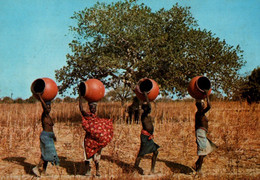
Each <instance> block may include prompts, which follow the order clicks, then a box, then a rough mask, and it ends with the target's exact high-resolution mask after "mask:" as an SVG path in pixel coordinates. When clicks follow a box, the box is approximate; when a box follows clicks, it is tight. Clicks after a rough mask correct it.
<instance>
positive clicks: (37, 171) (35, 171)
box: [32, 166, 41, 177]
mask: <svg viewBox="0 0 260 180" xmlns="http://www.w3.org/2000/svg"><path fill="white" fill-rule="evenodd" d="M32 171H33V173H34V174H35V175H36V176H37V177H41V172H40V170H39V168H38V166H35V167H34V168H33V169H32Z"/></svg>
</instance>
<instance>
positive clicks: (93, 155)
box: [79, 93, 113, 176]
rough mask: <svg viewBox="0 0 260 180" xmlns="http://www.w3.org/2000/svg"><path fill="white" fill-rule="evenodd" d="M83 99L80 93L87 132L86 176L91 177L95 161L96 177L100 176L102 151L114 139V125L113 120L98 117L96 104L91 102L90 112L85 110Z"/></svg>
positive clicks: (85, 147)
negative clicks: (92, 163) (92, 164)
mask: <svg viewBox="0 0 260 180" xmlns="http://www.w3.org/2000/svg"><path fill="white" fill-rule="evenodd" d="M82 98H83V96H81V94H80V93H79V109H80V112H81V114H82V127H83V129H84V130H85V131H86V135H85V139H84V156H85V165H86V175H91V167H90V161H92V160H93V161H94V163H95V166H96V176H100V172H99V160H100V158H101V150H102V148H104V147H105V146H106V145H107V144H108V143H109V142H110V141H111V140H112V137H113V123H112V120H111V119H104V118H99V117H97V116H96V115H95V114H96V107H97V103H96V102H89V103H88V105H89V110H90V112H86V111H84V110H83V106H82Z"/></svg>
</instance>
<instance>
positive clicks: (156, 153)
mask: <svg viewBox="0 0 260 180" xmlns="http://www.w3.org/2000/svg"><path fill="white" fill-rule="evenodd" d="M158 154H159V152H158V151H157V150H156V151H155V152H153V157H152V164H151V173H154V167H155V163H156V159H157V156H158Z"/></svg>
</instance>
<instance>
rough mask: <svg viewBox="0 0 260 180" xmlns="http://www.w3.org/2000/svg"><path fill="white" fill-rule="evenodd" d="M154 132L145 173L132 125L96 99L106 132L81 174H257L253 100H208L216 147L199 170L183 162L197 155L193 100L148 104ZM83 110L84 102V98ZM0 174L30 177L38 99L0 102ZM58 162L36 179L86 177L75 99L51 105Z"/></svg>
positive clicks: (36, 152)
mask: <svg viewBox="0 0 260 180" xmlns="http://www.w3.org/2000/svg"><path fill="white" fill-rule="evenodd" d="M152 106H153V108H152V113H151V116H152V117H154V126H155V133H154V135H155V138H154V141H155V142H156V143H157V144H159V145H160V149H159V155H158V160H157V163H156V167H155V170H156V171H157V172H158V173H157V174H156V175H148V172H149V170H150V165H151V159H150V158H151V156H150V155H147V156H145V158H144V159H143V160H142V161H141V163H140V167H141V168H142V169H143V171H144V174H145V175H140V174H139V173H138V172H135V171H133V165H134V161H135V157H136V155H137V153H138V149H139V144H140V139H139V137H140V131H141V128H142V127H141V125H140V124H131V125H127V124H126V123H125V118H126V113H125V108H121V107H120V103H99V105H98V113H97V114H98V115H99V116H100V117H105V118H112V119H113V121H114V138H113V140H112V142H111V143H110V144H109V145H108V146H107V147H105V148H104V149H103V151H102V160H101V162H100V170H101V177H99V178H96V177H95V176H94V174H95V168H94V164H92V167H93V168H92V170H93V171H92V174H93V176H91V177H90V178H89V179H207V180H208V179H260V140H259V138H260V131H259V117H260V105H259V104H258V105H251V106H249V105H247V104H246V103H239V102H212V109H211V110H210V111H209V112H208V113H207V116H208V118H209V134H208V137H209V138H210V139H211V140H212V141H213V142H214V143H215V144H217V145H218V146H219V148H218V149H217V151H215V152H213V153H211V154H210V155H208V156H207V157H206V158H205V161H204V164H203V166H202V172H203V174H201V175H199V176H195V173H193V171H192V169H191V167H192V166H193V165H194V163H195V161H196V160H197V154H196V143H195V135H194V133H195V132H194V114H195V111H196V107H195V105H194V103H193V102H172V103H157V104H152ZM84 107H85V109H87V104H84ZM0 109H1V111H0V179H36V177H35V176H34V175H33V173H32V168H33V167H34V166H35V165H36V164H37V163H38V161H39V158H40V148H39V146H40V143H39V135H40V133H41V130H42V127H41V122H40V117H41V112H42V109H41V105H40V104H39V103H37V104H0ZM51 116H52V118H53V119H54V120H55V122H56V124H55V127H54V131H55V134H56V136H57V142H56V149H57V153H58V155H59V157H60V160H61V163H60V167H58V169H57V168H56V167H54V166H52V165H49V166H48V169H47V173H48V174H49V176H46V177H42V178H41V179H86V177H85V176H83V174H84V163H83V148H82V141H83V138H84V130H83V129H82V127H81V116H80V112H79V109H78V105H77V104H76V103H57V104H55V103H54V104H53V105H52V112H51Z"/></svg>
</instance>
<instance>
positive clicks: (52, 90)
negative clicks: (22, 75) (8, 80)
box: [31, 77, 58, 102]
mask: <svg viewBox="0 0 260 180" xmlns="http://www.w3.org/2000/svg"><path fill="white" fill-rule="evenodd" d="M31 91H32V93H33V95H34V96H35V97H36V98H37V99H38V96H36V93H41V96H42V99H43V100H44V101H45V102H47V101H51V100H53V99H54V98H55V96H56V95H57V93H58V87H57V84H56V83H55V82H54V81H53V80H52V79H50V78H46V77H45V78H39V79H36V80H35V81H33V83H32V85H31Z"/></svg>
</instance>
